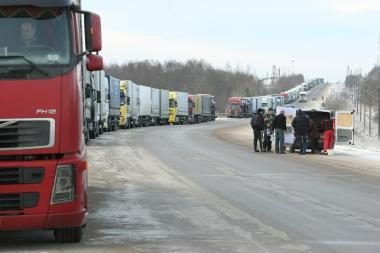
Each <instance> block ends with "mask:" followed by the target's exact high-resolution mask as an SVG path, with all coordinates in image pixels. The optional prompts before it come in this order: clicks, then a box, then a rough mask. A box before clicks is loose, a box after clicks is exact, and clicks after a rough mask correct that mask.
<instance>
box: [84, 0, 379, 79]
mask: <svg viewBox="0 0 380 253" xmlns="http://www.w3.org/2000/svg"><path fill="white" fill-rule="evenodd" d="M83 7H84V8H85V9H86V10H90V11H93V12H96V13H98V14H100V15H101V17H102V25H103V27H102V29H103V38H104V39H103V43H104V47H103V48H104V49H103V52H102V55H103V56H104V58H105V61H106V63H111V62H117V63H122V62H126V61H133V60H145V59H151V60H159V61H165V60H168V59H176V60H180V61H185V60H187V59H194V58H195V59H205V60H206V61H208V62H209V63H211V64H212V65H214V66H216V67H221V68H225V67H226V65H227V63H229V65H231V66H232V67H233V68H235V67H236V66H238V67H239V68H241V69H244V70H245V69H247V66H249V69H250V71H251V72H253V73H256V74H257V75H258V76H259V77H265V76H266V75H267V73H270V72H271V70H272V66H273V65H275V66H277V67H280V68H281V71H282V72H284V71H288V72H291V71H292V60H294V65H293V66H294V71H295V72H298V73H303V74H305V76H306V77H307V78H313V77H324V78H326V79H327V80H330V81H338V80H342V81H343V80H344V77H345V74H346V69H347V66H348V65H349V66H351V68H352V69H357V68H362V69H363V72H368V71H369V70H370V69H371V68H372V67H373V66H374V64H375V63H376V61H377V54H378V41H379V32H380V19H379V17H380V15H379V14H380V1H379V0H317V1H316V0H286V1H284V0H233V1H232V0H228V1H223V0H109V1H99V0H83Z"/></svg>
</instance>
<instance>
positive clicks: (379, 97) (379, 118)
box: [377, 87, 380, 140]
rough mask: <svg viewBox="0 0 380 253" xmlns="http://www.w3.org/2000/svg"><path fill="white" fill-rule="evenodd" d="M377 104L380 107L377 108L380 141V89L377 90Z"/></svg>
mask: <svg viewBox="0 0 380 253" xmlns="http://www.w3.org/2000/svg"><path fill="white" fill-rule="evenodd" d="M377 92H378V94H377V103H378V107H377V138H379V140H380V87H379V88H377Z"/></svg>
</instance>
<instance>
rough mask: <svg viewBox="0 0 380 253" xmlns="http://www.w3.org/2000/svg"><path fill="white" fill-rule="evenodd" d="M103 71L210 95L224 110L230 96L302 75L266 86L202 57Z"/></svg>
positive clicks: (281, 85)
mask: <svg viewBox="0 0 380 253" xmlns="http://www.w3.org/2000/svg"><path fill="white" fill-rule="evenodd" d="M106 73H107V74H109V75H112V76H114V77H116V78H119V79H121V80H132V81H133V82H135V83H137V84H143V85H147V86H150V87H154V88H159V89H167V90H177V91H186V92H188V93H189V94H212V95H214V96H215V98H216V101H217V108H216V109H217V111H218V112H224V109H225V107H226V104H227V100H228V98H229V97H232V96H239V97H253V96H262V95H266V94H274V93H280V92H282V91H285V90H288V89H290V88H293V87H295V86H296V85H298V84H300V83H302V82H303V81H304V77H303V75H294V76H281V77H279V78H277V79H276V80H275V81H274V82H273V85H271V86H269V87H267V86H265V85H264V83H263V82H262V80H260V79H259V78H258V77H257V76H256V75H254V74H252V73H249V71H248V70H247V71H242V70H223V69H218V68H215V67H213V66H211V65H210V64H209V63H207V62H205V61H204V60H188V61H186V62H184V63H183V62H178V61H175V60H170V61H166V62H164V63H161V62H158V61H148V60H146V61H133V62H127V63H124V64H110V65H108V66H106Z"/></svg>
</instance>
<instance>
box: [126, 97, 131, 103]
mask: <svg viewBox="0 0 380 253" xmlns="http://www.w3.org/2000/svg"><path fill="white" fill-rule="evenodd" d="M130 104H131V97H128V98H127V105H130Z"/></svg>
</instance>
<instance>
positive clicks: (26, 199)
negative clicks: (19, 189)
mask: <svg viewBox="0 0 380 253" xmlns="http://www.w3.org/2000/svg"><path fill="white" fill-rule="evenodd" d="M39 198H40V195H39V193H37V192H33V193H12V194H0V211H17V210H23V209H25V208H33V207H36V206H37V203H38V200H39Z"/></svg>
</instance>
